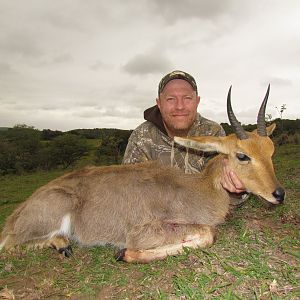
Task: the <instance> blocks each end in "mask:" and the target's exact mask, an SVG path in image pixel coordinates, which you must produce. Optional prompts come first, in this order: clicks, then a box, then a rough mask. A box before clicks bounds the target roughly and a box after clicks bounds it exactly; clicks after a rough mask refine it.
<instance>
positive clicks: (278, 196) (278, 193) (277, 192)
mask: <svg viewBox="0 0 300 300" xmlns="http://www.w3.org/2000/svg"><path fill="white" fill-rule="evenodd" d="M272 195H273V197H274V198H275V199H276V200H277V201H278V202H279V203H282V202H283V200H284V196H285V191H284V189H283V188H282V187H278V188H277V189H276V190H275V191H274V192H273V193H272Z"/></svg>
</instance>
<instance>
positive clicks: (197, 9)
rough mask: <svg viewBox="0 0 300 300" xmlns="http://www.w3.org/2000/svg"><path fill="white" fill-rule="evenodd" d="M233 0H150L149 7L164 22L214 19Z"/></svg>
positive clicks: (224, 10)
mask: <svg viewBox="0 0 300 300" xmlns="http://www.w3.org/2000/svg"><path fill="white" fill-rule="evenodd" d="M234 2H237V1H235V0H222V1H219V0H210V1H207V0H198V1H194V0H186V1H182V0H173V1H160V0H151V2H150V3H149V5H150V7H152V9H153V10H154V11H155V13H156V14H158V15H160V16H161V17H162V18H163V19H164V20H165V21H166V22H168V23H171V24H173V23H175V22H177V21H178V20H182V19H189V18H197V19H206V20H209V19H215V18H218V17H219V16H221V15H223V14H225V13H226V12H227V10H228V8H230V7H232V6H233V4H234Z"/></svg>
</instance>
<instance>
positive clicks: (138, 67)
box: [123, 53, 172, 75]
mask: <svg viewBox="0 0 300 300" xmlns="http://www.w3.org/2000/svg"><path fill="white" fill-rule="evenodd" d="M171 66H172V63H171V61H170V59H169V58H167V57H166V56H165V55H163V54H158V53H150V54H137V55H136V56H135V57H133V58H132V59H130V60H129V61H128V62H127V63H126V64H125V65H124V66H123V70H124V71H126V72H127V73H129V74H132V75H143V74H144V75H146V74H153V73H164V72H168V71H169V70H170V69H171Z"/></svg>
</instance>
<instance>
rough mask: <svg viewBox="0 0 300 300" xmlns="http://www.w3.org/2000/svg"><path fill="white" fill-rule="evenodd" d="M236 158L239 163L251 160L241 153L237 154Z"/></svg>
mask: <svg viewBox="0 0 300 300" xmlns="http://www.w3.org/2000/svg"><path fill="white" fill-rule="evenodd" d="M236 157H237V159H238V160H240V161H250V160H251V159H250V157H249V156H247V155H246V154H244V153H241V152H239V153H237V154H236Z"/></svg>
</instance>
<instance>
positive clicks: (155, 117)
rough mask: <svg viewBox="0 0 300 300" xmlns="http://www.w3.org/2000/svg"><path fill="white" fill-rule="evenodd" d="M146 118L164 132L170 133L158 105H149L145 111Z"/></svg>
mask: <svg viewBox="0 0 300 300" xmlns="http://www.w3.org/2000/svg"><path fill="white" fill-rule="evenodd" d="M144 119H145V120H147V121H149V122H151V123H153V124H154V125H155V126H156V127H157V128H158V129H159V130H160V131H161V132H162V133H164V134H165V135H168V133H167V130H166V128H165V125H164V122H163V120H162V116H161V113H160V110H159V108H158V106H157V105H154V106H152V107H149V108H148V109H146V110H145V111H144Z"/></svg>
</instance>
